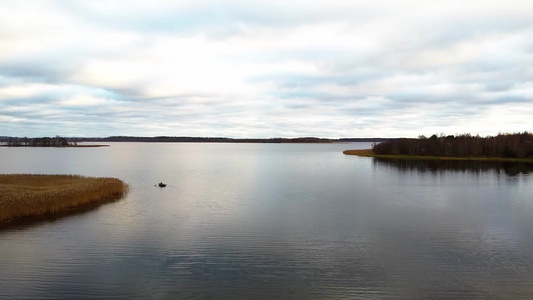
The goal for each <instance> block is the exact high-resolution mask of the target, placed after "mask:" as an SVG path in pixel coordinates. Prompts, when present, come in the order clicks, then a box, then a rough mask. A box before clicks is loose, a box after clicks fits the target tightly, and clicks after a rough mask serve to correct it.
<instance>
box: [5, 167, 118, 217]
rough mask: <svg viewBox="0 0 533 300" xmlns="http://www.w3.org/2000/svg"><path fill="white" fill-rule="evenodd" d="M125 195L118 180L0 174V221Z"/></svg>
mask: <svg viewBox="0 0 533 300" xmlns="http://www.w3.org/2000/svg"><path fill="white" fill-rule="evenodd" d="M127 192H128V186H127V185H126V184H125V183H124V182H122V181H121V180H119V179H117V178H104V177H98V178H96V177H83V176H76V175H30V174H9V175H6V174H0V221H10V220H13V219H18V218H21V217H29V216H41V215H46V214H53V213H59V212H64V211H66V210H69V209H73V208H77V207H82V206H86V205H89V204H94V203H102V202H107V201H112V200H116V199H120V198H121V197H123V196H124V195H126V193H127Z"/></svg>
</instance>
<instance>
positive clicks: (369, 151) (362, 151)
mask: <svg viewBox="0 0 533 300" xmlns="http://www.w3.org/2000/svg"><path fill="white" fill-rule="evenodd" d="M342 153H344V154H346V155H357V156H364V157H377V158H389V159H410V160H472V161H501V162H525V163H533V159H532V158H511V157H470V156H468V157H450V156H421V155H383V154H375V153H374V151H372V149H360V150H344V151H343V152H342Z"/></svg>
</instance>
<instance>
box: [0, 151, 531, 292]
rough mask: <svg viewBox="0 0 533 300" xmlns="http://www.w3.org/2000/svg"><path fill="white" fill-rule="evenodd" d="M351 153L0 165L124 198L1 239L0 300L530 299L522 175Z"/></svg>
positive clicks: (46, 154)
mask: <svg viewBox="0 0 533 300" xmlns="http://www.w3.org/2000/svg"><path fill="white" fill-rule="evenodd" d="M355 146H359V147H360V148H362V149H365V148H369V145H368V144H364V145H363V144H361V145H358V144H356V145H355ZM355 146H354V145H339V144H327V145H270V144H143V143H115V144H112V146H111V147H108V148H93V149H90V148H86V149H84V148H79V149H30V148H27V149H7V148H4V149H0V170H2V172H5V173H67V174H82V175H87V176H110V177H119V178H121V179H123V180H124V181H125V182H127V183H128V184H129V185H130V188H131V189H130V193H129V194H128V196H127V197H126V199H124V200H121V201H117V202H113V203H109V204H106V205H104V206H102V207H100V208H98V209H96V210H92V211H89V212H87V213H83V214H77V215H73V216H69V217H64V218H60V219H57V220H54V221H53V222H41V223H38V224H37V225H35V226H22V227H18V226H15V227H10V228H7V229H5V230H2V231H0V298H6V299H12V298H28V299H34V298H63V299H76V298H77V299H91V298H105V299H138V298H159V299H176V298H212V299H220V298H231V299H233V298H248V299H257V298H270V299H272V298H282V299H290V298H295V299H296V298H297V299H330V298H335V299H338V298H349V299H530V298H531V295H532V294H533V218H531V216H532V215H533V201H532V198H531V195H532V194H533V184H532V182H531V180H529V178H530V175H531V170H530V169H527V168H529V166H526V169H525V170H522V169H521V170H520V171H517V169H516V168H515V167H514V166H506V165H503V164H502V165H501V166H499V167H495V166H494V165H493V166H490V167H489V166H486V165H482V166H480V167H472V165H471V166H470V167H467V166H466V165H464V164H459V165H457V166H454V167H453V168H443V167H438V166H431V165H430V166H428V165H427V164H426V163H427V162H422V164H418V163H417V162H411V165H407V164H403V163H401V162H398V163H400V164H399V165H397V164H395V162H386V161H385V162H383V161H378V160H373V159H371V158H361V157H354V156H347V155H343V154H342V150H345V149H347V148H348V149H354V148H356V147H355ZM412 163H414V164H412ZM447 164H448V165H451V164H453V163H452V162H447ZM474 165H475V163H474ZM505 170H507V171H505ZM508 174H509V175H508ZM515 174H516V175H515ZM160 181H163V182H165V183H168V186H167V187H166V188H164V189H161V188H158V187H155V186H154V184H156V183H158V182H160Z"/></svg>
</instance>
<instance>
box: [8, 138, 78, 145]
mask: <svg viewBox="0 0 533 300" xmlns="http://www.w3.org/2000/svg"><path fill="white" fill-rule="evenodd" d="M4 143H5V145H6V146H8V147H65V146H69V145H70V144H69V142H68V141H67V139H66V138H64V137H60V136H56V137H40V138H27V137H22V138H19V137H8V138H6V139H4Z"/></svg>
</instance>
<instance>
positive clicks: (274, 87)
mask: <svg viewBox="0 0 533 300" xmlns="http://www.w3.org/2000/svg"><path fill="white" fill-rule="evenodd" d="M531 9H533V4H530V3H524V2H523V1H506V2H505V3H503V2H501V1H484V2H478V1H473V2H469V3H466V4H465V3H462V2H460V1H446V2H444V1H438V2H432V3H428V4H426V5H422V6H421V5H420V3H419V2H417V1H402V2H401V3H390V2H388V1H374V2H372V3H362V2H346V1H331V2H330V1H328V2H327V3H326V2H324V3H320V2H317V3H308V2H303V1H302V2H300V1H294V2H292V1H291V2H286V1H273V2H268V3H267V2H264V3H248V2H244V1H226V2H217V3H212V2H208V1H194V2H173V1H156V2H154V3H151V4H147V2H144V1H131V2H129V4H128V5H127V6H125V5H124V4H123V3H122V2H120V1H116V2H115V1H105V2H100V1H90V2H87V1H42V2H40V4H39V6H36V7H31V6H27V4H25V3H23V2H19V3H10V4H9V5H6V6H5V10H3V12H0V47H2V49H6V50H5V51H4V52H3V53H2V54H1V55H0V125H1V128H2V131H1V132H0V135H27V136H42V135H55V134H64V135H82V136H106V135H122V134H123V135H201V136H232V137H269V136H287V137H292V136H323V137H347V136H418V135H419V134H426V135H431V134H432V133H435V132H438V133H440V132H446V133H450V134H454V133H462V132H471V133H473V134H477V133H479V134H482V135H486V134H497V133H498V132H506V131H511V132H512V131H523V130H532V128H531V125H530V122H529V117H528V115H529V114H530V113H532V111H533V86H532V85H531V82H533V73H532V72H531V69H530V67H529V66H531V65H532V64H533V51H532V49H533V42H532V41H531V39H530V38H529V37H530V36H531V33H532V32H533V21H531V18H530V16H529V11H531ZM51 15H53V16H55V17H54V18H53V19H50V17H49V16H51ZM65 131H67V132H65Z"/></svg>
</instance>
